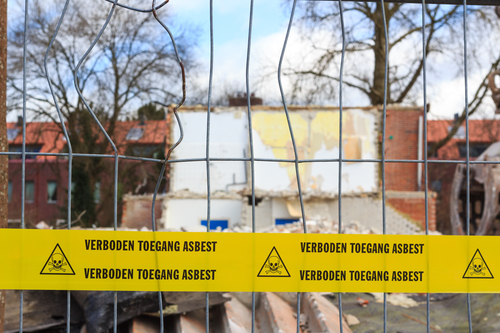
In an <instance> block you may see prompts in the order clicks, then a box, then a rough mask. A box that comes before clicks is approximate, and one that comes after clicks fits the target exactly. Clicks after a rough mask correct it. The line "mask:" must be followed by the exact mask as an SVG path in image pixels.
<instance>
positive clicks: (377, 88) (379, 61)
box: [369, 2, 391, 105]
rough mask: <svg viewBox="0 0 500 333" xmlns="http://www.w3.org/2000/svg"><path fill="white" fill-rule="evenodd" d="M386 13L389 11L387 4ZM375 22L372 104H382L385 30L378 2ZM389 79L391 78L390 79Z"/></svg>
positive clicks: (380, 6) (388, 99)
mask: <svg viewBox="0 0 500 333" xmlns="http://www.w3.org/2000/svg"><path fill="white" fill-rule="evenodd" d="M385 6H386V7H385V9H386V13H387V11H388V7H387V5H385ZM386 22H387V30H389V22H388V21H386ZM373 23H374V24H375V36H374V42H375V45H374V46H373V51H374V54H375V68H374V69H373V85H372V89H371V91H370V96H369V97H370V102H371V104H372V105H381V104H383V103H384V76H385V31H384V17H383V15H382V5H381V4H380V3H378V2H377V8H376V9H375V13H374V14H373ZM388 81H389V80H388ZM390 100H391V99H390V89H389V82H388V85H387V102H388V103H389V102H390Z"/></svg>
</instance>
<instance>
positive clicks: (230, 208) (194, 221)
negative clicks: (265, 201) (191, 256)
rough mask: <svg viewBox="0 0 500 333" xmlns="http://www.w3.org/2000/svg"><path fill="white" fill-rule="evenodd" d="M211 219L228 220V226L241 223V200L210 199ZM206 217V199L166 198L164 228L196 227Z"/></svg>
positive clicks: (163, 218) (163, 216)
mask: <svg viewBox="0 0 500 333" xmlns="http://www.w3.org/2000/svg"><path fill="white" fill-rule="evenodd" d="M211 203H212V207H211V214H210V215H211V217H210V219H211V220H228V227H229V228H231V227H232V226H234V225H235V224H240V223H241V209H242V202H241V200H228V199H212V200H211ZM206 219H207V199H172V198H166V199H165V200H164V204H163V215H162V222H163V227H164V228H166V229H180V228H181V227H184V228H196V227H199V226H201V221H202V220H206Z"/></svg>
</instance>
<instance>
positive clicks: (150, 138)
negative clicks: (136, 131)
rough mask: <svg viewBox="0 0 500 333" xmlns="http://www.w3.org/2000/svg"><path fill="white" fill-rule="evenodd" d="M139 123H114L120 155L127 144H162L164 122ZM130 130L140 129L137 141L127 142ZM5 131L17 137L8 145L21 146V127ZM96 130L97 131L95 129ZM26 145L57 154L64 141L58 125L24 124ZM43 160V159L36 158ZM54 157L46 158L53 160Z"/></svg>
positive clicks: (12, 125)
mask: <svg viewBox="0 0 500 333" xmlns="http://www.w3.org/2000/svg"><path fill="white" fill-rule="evenodd" d="M139 123H140V122H139V121H122V122H117V123H116V129H115V134H114V135H113V137H114V142H115V144H116V146H117V148H118V151H119V153H120V154H124V153H125V150H126V147H127V145H128V144H144V145H146V144H147V145H151V144H155V145H156V144H158V145H160V144H163V143H164V142H165V136H166V121H165V120H147V121H145V122H144V123H143V124H142V125H140V124H139ZM132 128H140V129H142V136H141V137H140V138H139V139H138V140H127V134H128V133H129V131H130V130H131V129H132ZM7 129H10V130H15V129H17V130H18V132H17V136H16V137H15V138H14V139H13V140H9V145H22V126H17V124H16V123H7ZM96 130H98V129H96ZM26 144H27V145H38V146H41V150H40V152H41V153H59V152H61V151H62V150H63V148H64V147H65V146H66V140H65V138H64V134H63V132H62V129H61V128H60V125H59V124H57V123H53V122H31V123H27V124H26ZM38 158H42V159H43V158H44V157H40V156H39V157H38ZM54 158H56V157H55V156H51V157H47V159H54Z"/></svg>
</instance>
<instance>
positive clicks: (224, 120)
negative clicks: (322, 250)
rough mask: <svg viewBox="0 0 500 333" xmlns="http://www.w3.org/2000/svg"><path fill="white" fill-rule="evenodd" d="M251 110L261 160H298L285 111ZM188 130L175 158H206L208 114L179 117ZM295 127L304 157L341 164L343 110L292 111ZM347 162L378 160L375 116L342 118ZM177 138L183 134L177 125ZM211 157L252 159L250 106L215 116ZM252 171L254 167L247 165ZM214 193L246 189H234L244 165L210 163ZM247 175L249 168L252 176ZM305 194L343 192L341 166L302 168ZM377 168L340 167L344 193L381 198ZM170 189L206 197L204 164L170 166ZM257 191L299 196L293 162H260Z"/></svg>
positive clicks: (361, 113) (360, 113)
mask: <svg viewBox="0 0 500 333" xmlns="http://www.w3.org/2000/svg"><path fill="white" fill-rule="evenodd" d="M255 109H256V110H255V111H253V114H252V126H253V130H252V133H253V139H254V154H255V157H256V158H267V159H288V160H290V159H292V160H293V159H294V158H295V156H294V152H293V148H292V141H291V139H290V133H289V129H288V125H287V122H286V118H285V114H284V112H283V111H282V110H269V109H266V110H264V109H262V110H259V109H258V108H255ZM179 116H180V119H181V122H182V124H183V127H184V135H185V136H184V140H183V142H182V143H181V144H180V145H179V147H177V148H176V149H175V150H174V152H173V155H172V158H174V159H186V158H205V156H206V147H205V140H206V112H200V111H182V112H180V113H179ZM290 118H291V123H292V127H293V131H294V137H295V141H296V145H297V150H298V155H299V159H337V158H338V156H339V112H338V110H335V109H329V110H320V109H319V110H313V111H307V110H304V111H293V112H290ZM342 123H343V136H342V137H343V143H342V147H343V154H342V156H343V158H348V159H373V158H377V157H378V150H377V149H378V148H377V129H376V113H375V112H373V111H366V110H358V109H349V110H346V111H344V112H343V122H342ZM172 126H173V133H174V136H173V139H174V140H175V139H177V138H178V136H179V129H178V126H177V124H175V123H174V124H172ZM210 143H211V145H210V156H211V157H212V158H216V157H222V158H224V157H226V158H228V157H229V158H241V157H244V151H246V155H247V156H246V157H248V156H249V146H248V128H247V118H246V112H245V108H226V109H225V110H224V112H220V113H216V112H212V113H211V134H210ZM247 166H248V168H250V165H249V163H247ZM210 172H211V190H212V191H226V190H235V191H238V190H241V189H243V188H244V187H245V186H244V185H237V186H229V187H227V185H228V184H232V183H242V182H245V180H246V177H247V175H246V174H245V162H217V161H212V162H211V169H210ZM247 172H248V174H249V172H250V170H248V171H247ZM299 172H300V178H301V184H302V189H303V191H304V192H311V191H315V192H329V193H337V192H338V163H336V162H335V163H334V162H329V163H301V164H300V165H299ZM377 172H378V168H377V164H376V163H343V164H342V193H343V194H348V193H363V192H376V191H377V189H378V177H377ZM171 179H172V191H174V192H175V191H179V190H184V189H187V190H190V191H192V192H195V193H206V165H205V162H204V161H201V162H189V163H173V164H172V178H171ZM255 186H256V189H257V190H262V191H274V192H277V191H295V190H296V189H297V179H296V172H295V165H294V163H285V162H281V163H276V162H259V161H257V162H255Z"/></svg>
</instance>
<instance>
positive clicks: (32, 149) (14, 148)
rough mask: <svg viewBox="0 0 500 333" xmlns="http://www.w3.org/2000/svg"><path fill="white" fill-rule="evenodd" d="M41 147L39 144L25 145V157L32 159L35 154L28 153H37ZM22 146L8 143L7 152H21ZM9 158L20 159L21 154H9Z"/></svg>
mask: <svg viewBox="0 0 500 333" xmlns="http://www.w3.org/2000/svg"><path fill="white" fill-rule="evenodd" d="M41 149H42V146H40V145H26V159H27V160H32V159H35V158H36V155H30V154H28V153H39V152H40V150H41ZM22 151H23V146H22V145H9V153H22ZM9 159H11V160H20V159H22V156H21V155H17V154H16V155H9Z"/></svg>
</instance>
